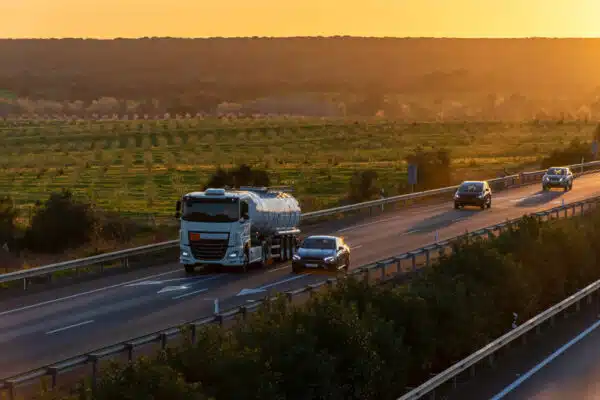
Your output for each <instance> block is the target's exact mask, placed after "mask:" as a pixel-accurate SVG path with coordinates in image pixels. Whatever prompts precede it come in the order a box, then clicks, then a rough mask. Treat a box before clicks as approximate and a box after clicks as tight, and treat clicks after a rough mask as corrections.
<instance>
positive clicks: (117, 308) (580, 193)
mask: <svg viewBox="0 0 600 400" xmlns="http://www.w3.org/2000/svg"><path fill="white" fill-rule="evenodd" d="M595 195H600V175H595V174H592V175H586V176H583V177H581V178H579V179H577V180H576V181H575V184H574V185H573V190H572V191H570V192H566V193H565V192H562V191H559V190H557V191H552V192H542V191H541V185H531V186H525V187H522V188H515V189H511V190H508V191H504V192H499V193H497V194H495V195H494V197H493V204H492V208H491V209H486V210H480V209H478V208H472V209H468V208H467V209H463V210H454V209H453V207H452V203H451V202H450V201H449V202H447V203H445V204H437V205H428V206H420V207H419V206H415V207H408V208H405V209H403V210H400V211H397V212H394V213H389V214H384V215H381V216H380V217H377V218H373V219H369V220H367V221H363V222H360V223H354V224H348V223H344V222H343V221H342V222H340V221H337V222H331V223H326V224H325V225H322V226H320V227H318V228H316V229H314V228H313V229H312V231H311V232H308V231H307V232H306V233H329V234H335V235H341V236H344V237H345V238H346V241H347V242H348V243H349V244H350V246H351V248H352V256H351V267H350V268H351V269H352V268H356V267H359V266H361V265H364V264H367V263H369V262H373V261H376V260H379V259H383V258H386V257H391V256H394V255H398V254H401V253H403V252H406V251H410V250H414V249H416V248H419V247H421V246H424V245H427V244H431V243H433V242H434V238H435V235H436V232H438V235H439V240H444V239H447V238H451V237H454V236H457V235H459V234H462V233H464V232H465V231H466V230H469V231H473V230H477V229H480V228H483V227H486V226H489V225H493V224H496V223H500V222H502V221H505V220H506V219H511V218H516V217H519V216H521V215H523V214H525V213H531V212H534V211H541V210H545V209H548V208H551V207H554V206H557V205H560V204H561V202H562V201H563V200H564V201H565V202H566V203H568V202H573V201H578V200H582V199H585V198H588V197H591V196H595ZM173 261H174V262H173V263H172V264H169V265H163V266H159V267H152V268H148V269H146V270H136V271H132V272H130V273H124V274H121V275H116V276H111V277H105V278H99V279H96V280H93V281H89V282H85V283H79V284H73V285H70V286H68V287H64V288H61V289H56V290H48V291H43V292H41V293H38V294H32V295H28V296H21V297H19V298H15V299H12V300H6V301H2V302H0V354H2V357H0V377H7V376H10V375H13V374H16V373H20V372H23V371H25V370H28V369H32V368H36V367H39V366H42V365H46V364H50V363H53V362H56V361H59V360H62V359H64V358H67V357H71V356H75V355H78V354H81V353H83V352H86V351H91V350H94V349H97V348H99V347H102V346H107V345H110V344H113V343H115V342H118V341H125V340H128V339H131V338H133V337H137V336H141V335H144V334H148V333H152V332H155V331H157V330H160V329H164V328H167V327H170V326H172V325H176V324H179V323H184V322H187V321H190V320H194V319H199V318H201V317H205V316H209V315H211V314H212V311H213V303H214V299H215V298H218V299H219V301H220V307H221V309H222V310H225V309H228V308H231V307H235V306H239V305H242V304H245V303H246V302H247V301H249V300H254V299H258V298H261V297H264V296H265V294H266V293H267V292H274V291H289V290H294V289H298V288H300V287H302V286H305V285H307V284H310V283H316V282H318V281H320V280H322V279H323V277H322V276H318V275H317V276H315V275H311V274H302V275H294V274H292V273H291V267H290V265H289V264H287V265H279V266H276V267H273V268H271V269H268V270H257V271H253V272H250V273H249V274H247V275H243V274H235V273H234V274H231V273H230V274H228V273H223V274H207V275H202V274H198V275H194V276H186V275H185V273H184V271H183V268H182V267H180V266H179V265H178V263H177V260H173ZM244 289H251V290H252V289H254V290H256V291H258V292H260V293H254V294H248V295H244V294H241V293H240V292H241V291H243V290H244Z"/></svg>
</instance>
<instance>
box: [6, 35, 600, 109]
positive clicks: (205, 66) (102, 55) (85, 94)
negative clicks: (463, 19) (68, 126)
mask: <svg viewBox="0 0 600 400" xmlns="http://www.w3.org/2000/svg"><path fill="white" fill-rule="evenodd" d="M582 43H585V45H583V46H582ZM332 49H334V50H332ZM599 51H600V41H598V40H595V39H585V40H581V39H564V40H556V39H554V40H553V39H522V40H513V39H506V40H487V39H472V40H465V39H394V38H384V39H377V38H349V37H333V38H281V39H275V38H237V39H233V38H232V39H224V38H212V39H174V38H142V39H120V40H83V39H81V40H78V39H64V40H0V54H2V55H3V56H4V57H3V63H2V65H0V98H5V99H11V98H22V99H31V100H40V99H41V100H52V101H54V102H55V103H54V104H53V105H50V104H46V105H45V107H46V108H47V109H56V107H57V104H58V106H60V108H61V109H62V110H71V111H73V109H76V108H79V110H77V113H83V114H87V113H88V112H87V111H86V110H81V104H82V105H83V106H84V107H83V108H84V109H90V110H91V109H93V108H95V106H93V103H94V102H95V101H99V100H101V99H103V98H113V99H118V100H117V101H119V102H120V104H119V105H118V106H116V107H114V108H113V112H114V113H119V114H120V115H123V114H124V112H123V111H124V110H127V106H126V105H125V103H126V102H127V101H129V102H135V103H137V105H136V107H135V111H132V113H134V112H135V113H137V114H140V115H144V114H146V113H147V114H161V113H165V112H169V113H172V114H175V113H181V114H185V113H191V114H192V115H193V114H195V113H197V112H214V111H215V109H216V108H217V107H218V106H219V105H220V104H224V103H239V104H246V103H247V102H252V101H254V100H256V99H262V98H265V97H267V98H268V97H274V100H273V101H275V102H276V103H281V102H282V96H283V97H285V96H288V95H296V94H307V93H313V94H314V93H317V94H319V96H317V97H319V98H320V99H322V100H323V99H324V100H327V102H328V103H333V104H335V105H342V106H343V107H342V108H344V113H347V114H348V115H367V116H373V115H375V114H377V113H378V112H380V111H383V112H385V114H386V115H393V114H394V113H396V114H402V112H404V111H401V110H403V109H405V108H408V109H411V116H412V117H413V118H422V117H423V115H422V114H423V113H427V114H428V116H427V118H436V117H439V116H440V115H443V114H452V109H453V108H454V107H455V105H456V104H454V103H457V102H459V103H460V102H464V101H465V99H467V98H471V97H473V96H475V97H478V98H479V100H478V101H477V102H476V104H473V105H471V107H469V111H468V112H467V111H465V112H464V113H463V114H464V116H465V117H467V116H468V114H469V113H473V112H477V110H478V109H481V108H483V109H487V111H485V115H486V118H495V117H499V118H504V117H506V116H507V115H508V114H511V113H514V112H517V110H519V109H523V108H527V109H529V108H531V107H530V105H529V103H530V102H531V101H530V100H528V101H525V102H523V100H524V99H525V100H527V98H533V97H536V98H548V99H550V98H558V97H561V98H562V97H565V96H568V97H573V96H575V97H577V98H578V103H577V104H578V106H577V107H579V106H581V105H584V104H585V105H587V106H589V107H591V108H594V109H598V108H599V107H600V105H599V103H598V101H597V97H598V95H599V94H600V92H599V90H598V87H599V86H600V80H599V79H598V77H597V74H595V69H594V65H595V60H596V58H595V57H596V55H597V54H598V52H599ZM374 54H375V56H374ZM490 59H494V60H496V61H495V63H494V64H490V63H489V60H490ZM564 59H568V60H571V62H570V63H569V64H568V65H567V64H565V63H563V62H562V61H561V60H564ZM357 60H369V62H368V63H365V62H356V61H357ZM524 65H527V66H528V67H527V68H524V67H523V66H524ZM148 66H152V67H151V68H148ZM57 71H58V72H57ZM549 87H551V89H548V88H549ZM407 99H408V100H407ZM314 101H316V100H314ZM561 101H562V100H561ZM65 102H66V103H68V104H65ZM77 102H81V104H80V105H79V106H78V105H76V104H75V103H77ZM500 103H503V104H505V105H506V104H508V105H510V107H509V108H510V109H512V110H513V111H511V112H510V113H508V114H507V113H506V112H505V111H503V110H502V107H499V108H498V106H501V104H500ZM523 103H525V104H523ZM538 103H539V104H542V103H540V102H538ZM552 103H553V101H548V102H546V103H543V105H538V106H537V109H538V110H540V108H544V109H546V111H548V112H550V114H553V115H554V114H557V112H555V111H553V110H551V108H552V107H553V105H552ZM440 105H444V107H439V106H440ZM30 106H31V105H29V107H30ZM254 106H256V105H255V104H254ZM491 106H494V107H496V108H497V109H489V108H490V107H491ZM2 108H6V106H5V105H3V107H0V116H1V115H2V114H1V113H2ZM22 108H25V109H27V108H28V107H22ZM563 108H564V107H563ZM10 109H11V110H12V108H10ZM42 109H43V107H41V106H40V105H39V104H38V105H37V107H36V110H37V112H38V113H39V114H43V113H42V112H40V110H42ZM257 109H259V110H265V109H266V108H265V107H259V108H256V107H254V108H253V107H252V106H246V112H248V113H250V112H251V111H252V110H257ZM267 109H271V110H276V109H277V107H275V106H274V105H271V106H270V107H267ZM288 109H289V107H288ZM568 109H569V112H570V111H576V107H574V106H572V105H570V106H569V107H568ZM302 110H306V107H304V108H302ZM9 111H10V110H9ZM563 111H565V112H566V111H567V110H566V109H563ZM5 112H6V111H5ZM540 112H541V111H540ZM90 113H92V112H90ZM529 114H531V112H529ZM311 115H312V114H311Z"/></svg>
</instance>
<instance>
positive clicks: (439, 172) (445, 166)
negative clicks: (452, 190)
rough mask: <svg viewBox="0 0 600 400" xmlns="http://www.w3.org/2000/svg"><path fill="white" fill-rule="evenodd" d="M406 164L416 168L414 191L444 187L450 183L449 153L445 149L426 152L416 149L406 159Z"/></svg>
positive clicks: (419, 148) (450, 166)
mask: <svg viewBox="0 0 600 400" xmlns="http://www.w3.org/2000/svg"><path fill="white" fill-rule="evenodd" d="M406 162H408V163H409V164H413V165H416V166H417V184H416V185H415V190H416V191H421V190H427V189H432V188H438V187H446V186H449V185H450V184H451V183H452V165H451V157H450V152H448V151H447V150H445V149H440V150H431V151H426V150H424V149H423V148H421V147H418V148H417V149H416V150H415V151H414V153H413V154H410V155H409V156H407V157H406Z"/></svg>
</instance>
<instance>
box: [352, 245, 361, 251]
mask: <svg viewBox="0 0 600 400" xmlns="http://www.w3.org/2000/svg"><path fill="white" fill-rule="evenodd" d="M361 247H363V245H362V244H357V245H356V246H350V250H356V249H360V248H361Z"/></svg>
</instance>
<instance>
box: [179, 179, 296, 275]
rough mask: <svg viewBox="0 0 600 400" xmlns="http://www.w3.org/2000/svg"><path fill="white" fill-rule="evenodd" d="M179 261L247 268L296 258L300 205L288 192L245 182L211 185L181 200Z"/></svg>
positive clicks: (188, 266)
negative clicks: (233, 187)
mask: <svg viewBox="0 0 600 400" xmlns="http://www.w3.org/2000/svg"><path fill="white" fill-rule="evenodd" d="M175 217H176V218H178V219H179V220H180V230H179V234H180V237H179V246H180V255H179V261H180V263H181V264H183V266H184V268H185V271H186V272H187V273H192V272H193V271H194V270H195V268H196V267H197V266H202V267H210V266H213V267H226V268H231V269H235V270H238V271H243V272H246V271H247V270H248V267H249V266H250V265H263V266H264V265H266V264H270V263H272V262H277V261H281V262H282V261H287V260H291V259H292V257H293V255H294V252H295V250H296V247H297V243H298V234H299V233H300V230H299V229H298V225H299V222H300V205H299V204H298V201H297V200H296V199H295V198H294V197H293V196H292V195H290V194H289V190H287V191H286V190H285V189H274V188H266V187H250V186H242V187H240V188H239V189H237V190H229V189H206V190H205V191H204V192H191V193H188V194H185V195H184V196H182V198H181V200H178V201H177V204H176V213H175Z"/></svg>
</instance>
